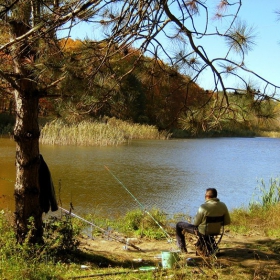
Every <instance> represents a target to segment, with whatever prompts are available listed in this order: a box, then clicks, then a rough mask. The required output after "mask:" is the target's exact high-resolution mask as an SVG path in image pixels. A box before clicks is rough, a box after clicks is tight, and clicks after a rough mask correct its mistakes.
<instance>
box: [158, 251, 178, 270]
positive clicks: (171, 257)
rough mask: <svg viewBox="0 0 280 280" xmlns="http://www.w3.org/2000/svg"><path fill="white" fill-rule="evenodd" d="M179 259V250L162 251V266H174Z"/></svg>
mask: <svg viewBox="0 0 280 280" xmlns="http://www.w3.org/2000/svg"><path fill="white" fill-rule="evenodd" d="M178 261H179V254H178V252H169V251H163V252H161V263H162V268H173V267H174V266H175V264H176V263H177V262H178Z"/></svg>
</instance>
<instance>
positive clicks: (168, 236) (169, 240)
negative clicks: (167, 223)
mask: <svg viewBox="0 0 280 280" xmlns="http://www.w3.org/2000/svg"><path fill="white" fill-rule="evenodd" d="M104 167H105V169H107V170H108V172H109V173H110V174H111V175H112V176H113V177H114V178H115V179H116V181H117V182H118V183H119V184H120V185H121V186H122V187H123V188H124V189H125V190H126V191H127V192H128V193H129V194H130V195H131V197H132V198H133V199H134V200H135V201H136V202H137V203H138V204H139V205H140V207H141V208H142V209H143V210H144V211H145V212H146V213H147V214H148V215H149V216H150V217H151V218H152V220H153V221H154V222H155V223H156V224H157V225H158V226H159V228H160V229H161V230H162V231H163V232H164V233H165V235H166V237H167V241H168V242H169V243H170V242H172V240H173V239H172V237H171V236H170V235H169V234H168V233H167V232H166V230H165V229H164V228H163V227H162V226H161V225H160V224H159V222H158V221H157V220H156V219H155V218H154V217H153V215H151V213H150V212H149V211H147V210H146V209H145V207H144V205H143V204H141V203H140V201H139V200H138V199H137V198H136V197H135V196H134V195H133V194H132V193H131V192H130V191H129V189H128V188H127V187H126V186H125V185H124V184H123V183H122V182H121V181H120V180H119V179H118V178H117V176H116V175H115V174H114V173H113V172H112V171H111V170H110V169H109V168H108V167H107V166H106V165H104Z"/></svg>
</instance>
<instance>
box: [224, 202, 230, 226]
mask: <svg viewBox="0 0 280 280" xmlns="http://www.w3.org/2000/svg"><path fill="white" fill-rule="evenodd" d="M230 222H231V221H230V215H229V212H228V209H227V207H226V212H225V215H224V225H225V226H226V225H229V224H230Z"/></svg>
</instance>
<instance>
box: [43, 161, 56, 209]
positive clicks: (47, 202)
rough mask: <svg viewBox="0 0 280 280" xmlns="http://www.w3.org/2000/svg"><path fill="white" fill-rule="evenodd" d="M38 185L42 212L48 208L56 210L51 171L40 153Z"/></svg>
mask: <svg viewBox="0 0 280 280" xmlns="http://www.w3.org/2000/svg"><path fill="white" fill-rule="evenodd" d="M39 186H40V196H39V199H40V206H41V208H42V210H43V212H45V213H48V212H49V210H50V208H51V210H52V211H56V210H58V206H57V201H56V197H55V190H54V185H53V182H52V177H51V173H50V170H49V168H48V166H47V164H46V162H45V161H44V159H43V156H42V155H40V165H39Z"/></svg>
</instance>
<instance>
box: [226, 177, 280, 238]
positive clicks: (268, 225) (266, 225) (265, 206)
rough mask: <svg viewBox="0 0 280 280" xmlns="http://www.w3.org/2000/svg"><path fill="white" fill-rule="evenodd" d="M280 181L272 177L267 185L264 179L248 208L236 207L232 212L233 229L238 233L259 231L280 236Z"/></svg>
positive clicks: (262, 233)
mask: <svg viewBox="0 0 280 280" xmlns="http://www.w3.org/2000/svg"><path fill="white" fill-rule="evenodd" d="M279 213H280V182H279V179H278V178H276V179H270V180H269V184H268V185H266V184H265V182H264V180H261V181H260V185H258V186H257V188H256V193H254V194H253V199H252V201H251V202H250V203H249V207H248V208H238V209H234V210H233V211H232V213H231V217H232V224H231V226H230V228H231V230H233V231H235V232H238V233H244V234H248V233H252V232H254V233H258V234H260V235H265V236H269V237H279V236H280V219H279Z"/></svg>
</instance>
